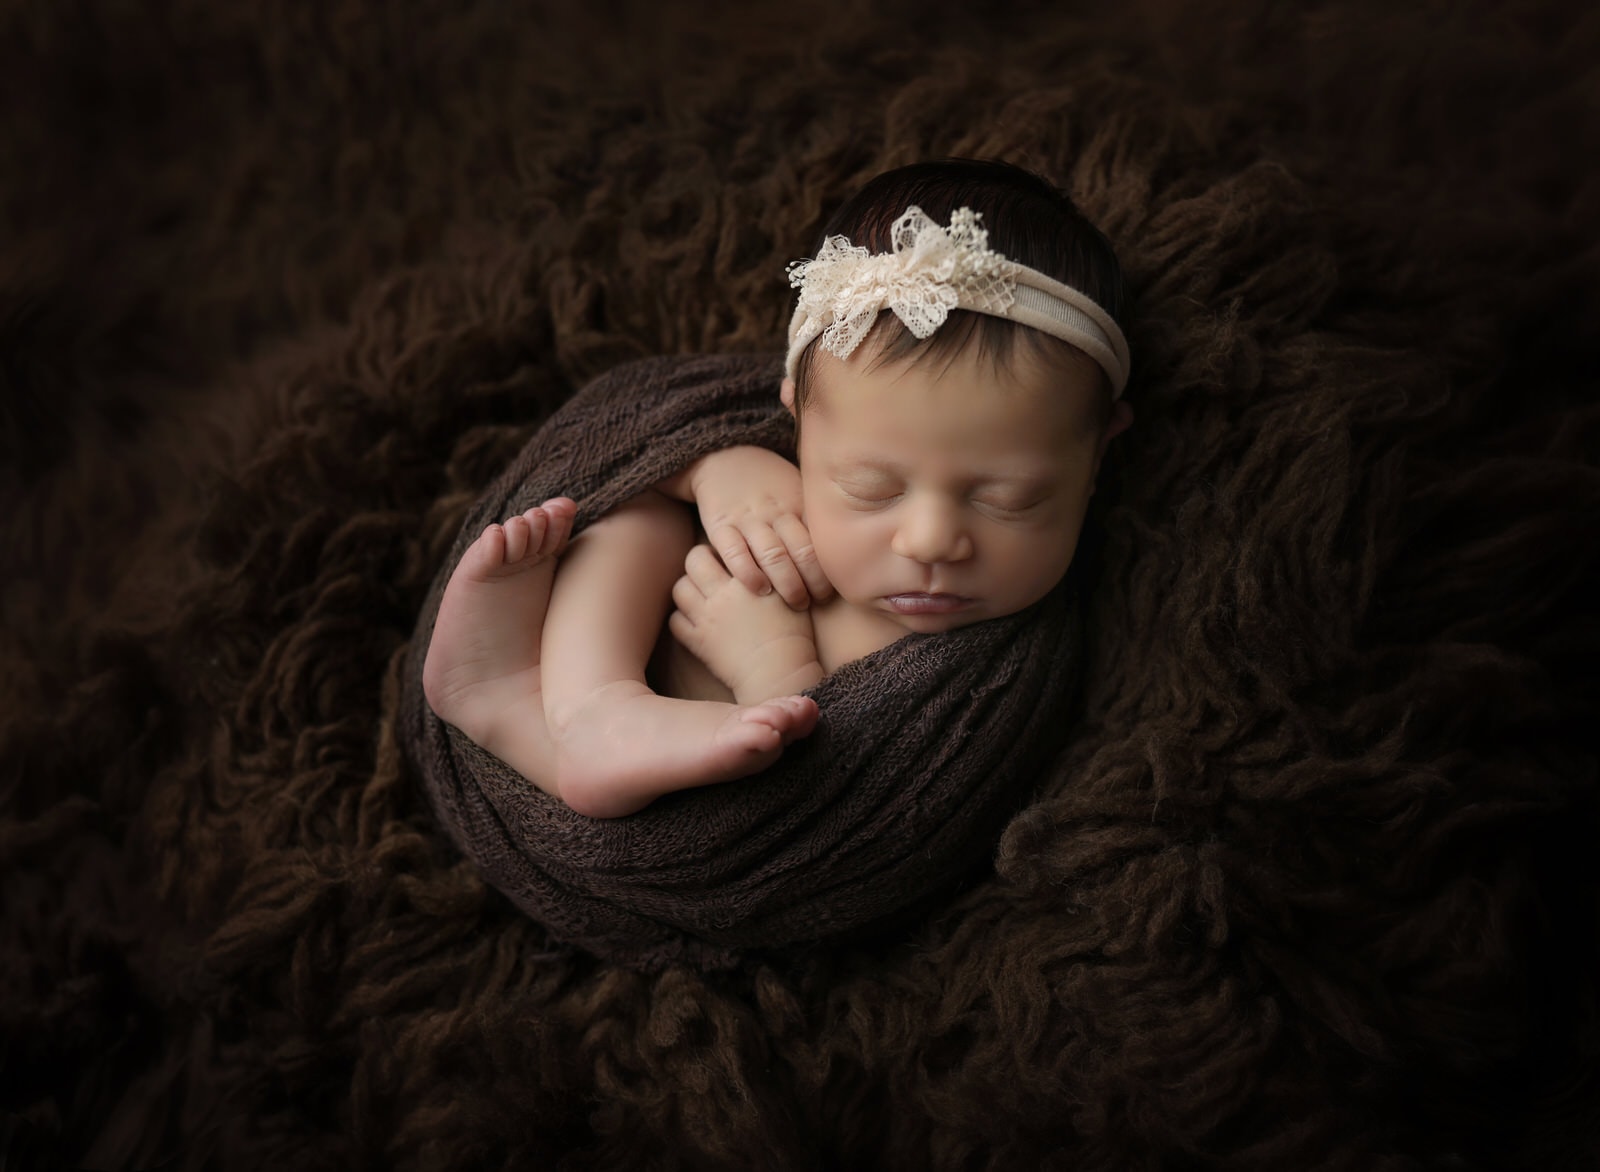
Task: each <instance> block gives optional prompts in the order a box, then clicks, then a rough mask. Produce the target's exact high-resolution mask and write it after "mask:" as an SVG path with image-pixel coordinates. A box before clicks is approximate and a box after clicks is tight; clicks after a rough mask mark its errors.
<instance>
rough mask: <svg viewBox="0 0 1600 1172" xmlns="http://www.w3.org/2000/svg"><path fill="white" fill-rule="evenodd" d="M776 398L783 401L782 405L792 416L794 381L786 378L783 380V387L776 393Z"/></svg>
mask: <svg viewBox="0 0 1600 1172" xmlns="http://www.w3.org/2000/svg"><path fill="white" fill-rule="evenodd" d="M778 398H779V399H781V400H782V401H783V405H784V406H785V407H787V408H788V409H789V414H790V415H793V414H794V379H792V378H786V379H784V380H783V387H782V389H780V390H779V391H778Z"/></svg>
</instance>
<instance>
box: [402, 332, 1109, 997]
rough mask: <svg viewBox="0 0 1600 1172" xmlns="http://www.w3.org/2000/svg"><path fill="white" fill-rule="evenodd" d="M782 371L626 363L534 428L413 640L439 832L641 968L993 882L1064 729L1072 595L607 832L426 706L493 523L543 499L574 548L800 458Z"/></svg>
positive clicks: (931, 645) (865, 686) (607, 826)
mask: <svg viewBox="0 0 1600 1172" xmlns="http://www.w3.org/2000/svg"><path fill="white" fill-rule="evenodd" d="M781 377H782V363H781V360H780V359H778V358H775V357H757V356H734V357H695V358H664V359H651V360H647V361H643V362H636V363H633V364H630V365H628V366H624V367H621V368H619V369H617V370H614V371H612V372H611V373H609V374H607V375H605V376H603V377H602V378H600V379H598V380H597V381H595V382H594V383H592V384H591V385H590V386H588V387H587V388H585V389H584V390H583V391H582V392H580V393H579V394H578V395H576V396H575V397H574V398H573V399H572V400H571V401H569V402H568V403H567V404H566V405H565V406H564V407H562V408H561V410H560V411H558V412H557V413H556V414H555V415H554V416H552V417H551V418H550V420H549V421H548V422H547V423H546V424H545V426H544V427H542V428H541V429H540V430H539V431H538V432H537V433H536V434H535V435H534V437H533V438H532V439H531V440H530V441H529V443H528V444H527V446H526V447H525V448H524V449H523V450H522V452H521V453H520V454H519V455H518V457H517V458H516V459H515V460H514V461H513V462H512V464H511V466H510V467H509V468H507V469H506V471H505V472H504V473H503V474H502V475H501V477H500V478H499V480H498V481H496V482H495V484H494V485H493V486H492V487H491V488H490V489H489V491H488V492H486V493H485V494H484V495H483V497H481V498H480V499H479V501H478V503H477V504H476V505H475V506H474V508H473V509H472V511H471V513H470V515H469V516H468V517H467V519H466V521H465V523H464V524H463V526H462V529H461V532H460V534H459V535H458V536H457V538H456V542H455V545H454V548H453V549H452V550H451V553H450V556H449V557H448V558H447V559H446V561H445V563H444V564H443V565H442V566H440V568H439V572H438V575H437V577H436V578H435V581H434V584H433V588H432V590H431V591H430V592H429V595H428V598H427V601H426V602H425V603H424V605H423V608H422V613H421V616H420V618H419V621H418V625H417V630H416V635H415V637H414V639H413V642H412V649H411V657H410V662H409V666H408V669H407V670H408V675H407V694H406V699H405V712H404V717H405V727H404V737H405V741H406V746H407V749H408V751H409V753H410V755H411V758H412V760H413V762H414V763H415V765H416V767H417V769H418V770H419V772H420V774H421V777H422V779H423V782H424V784H425V786H426V788H427V792H428V795H429V798H430V800H431V801H432V803H433V806H434V809H435V810H436V811H437V813H438V816H439V818H440V820H441V822H442V823H443V824H444V826H445V828H446V830H448V831H449V833H450V835H451V837H452V838H453V839H454V840H455V841H456V843H457V844H458V845H459V846H460V848H461V849H462V851H463V852H465V853H466V855H467V856H468V857H469V858H470V859H471V860H472V861H473V862H474V863H475V864H476V865H477V866H478V867H479V869H480V870H481V871H482V873H483V874H484V876H485V877H486V878H487V879H488V880H489V882H491V883H492V884H494V885H495V886H496V887H498V888H499V889H500V890H501V891H503V892H504V893H505V894H506V895H507V896H509V897H510V898H511V899H512V900H513V901H514V902H515V903H516V904H517V905H518V906H519V907H521V908H522V909H523V910H524V911H526V912H527V913H528V914H529V915H530V916H532V917H534V918H535V919H536V920H538V921H539V922H540V923H542V924H543V925H545V927H546V928H547V929H548V930H549V932H550V933H551V935H552V936H554V937H556V938H558V939H561V940H564V941H567V942H569V943H571V944H575V945H578V946H580V947H582V948H585V949H587V950H589V951H591V952H594V953H596V954H598V955H600V956H603V957H607V958H609V959H613V960H617V961H620V962H622V963H626V964H630V965H633V966H635V967H640V968H659V967H662V966H664V965H668V964H673V963H684V964H689V965H693V966H696V967H702V968H718V967H727V966H730V965H733V964H735V963H737V961H738V959H739V958H740V956H741V955H742V954H744V953H746V952H749V951H751V950H770V949H782V948H786V947H792V946H800V945H808V944H814V943H818V942H823V941H827V940H830V939H839V938H848V937H858V936H861V935H862V934H865V933H870V932H871V931H872V930H873V929H874V928H882V927H885V926H886V925H889V924H891V923H893V922H896V921H898V920H900V919H902V918H904V917H907V916H909V915H912V914H915V913H916V912H918V911H919V910H921V909H923V908H925V907H927V906H928V905H929V903H930V901H932V900H935V899H937V898H939V897H940V896H942V895H946V894H948V893H949V891H950V890H951V888H952V886H953V885H954V884H956V883H958V882H960V881H961V880H963V879H967V878H970V877H971V876H972V874H973V873H974V872H975V871H976V870H977V869H978V868H981V867H982V866H983V865H985V864H986V863H987V862H988V860H989V858H990V857H991V855H992V852H993V850H994V844H995V841H996V839H997V837H998V835H999V833H1000V830H1001V829H1002V828H1003V826H1004V825H1005V822H1006V821H1007V819H1008V818H1009V817H1010V816H1011V815H1012V814H1013V813H1014V812H1015V811H1016V810H1017V809H1018V808H1019V806H1020V805H1021V804H1022V803H1023V802H1024V801H1025V800H1026V799H1027V797H1028V795H1029V793H1030V791H1031V789H1032V787H1033V785H1034V782H1035V780H1036V778H1037V776H1038V773H1039V771H1040V769H1041V768H1042V767H1043V766H1044V765H1046V764H1047V763H1048V761H1049V759H1050V758H1051V756H1052V755H1053V754H1054V752H1055V751H1056V750H1057V749H1059V748H1060V746H1061V744H1062V742H1063V740H1064V737H1065V734H1066V730H1067V726H1068V713H1069V707H1070V704H1071V701H1072V698H1073V692H1074V684H1075V679H1076V673H1077V661H1078V635H1079V632H1078V623H1077V610H1076V606H1075V604H1074V597H1073V588H1072V575H1070V574H1069V575H1068V579H1067V581H1065V582H1063V583H1062V584H1061V585H1058V586H1057V587H1056V589H1055V590H1054V591H1052V592H1051V594H1050V595H1048V596H1047V597H1046V598H1045V599H1044V600H1043V601H1041V602H1039V603H1038V604H1036V605H1035V606H1033V607H1030V608H1029V609H1028V610H1026V611H1023V612H1022V613H1020V614H1016V615H1012V616H1009V617H1006V618H1002V619H996V620H992V621H989V622H983V623H978V624H975V625H973V626H970V627H964V628H960V629H958V630H955V631H951V632H948V633H944V634H939V635H911V636H908V637H906V638H903V639H901V640H900V641H898V642H896V643H894V644H893V645H891V646H889V647H885V648H883V649H882V650H880V651H877V652H875V653H873V654H872V655H869V656H867V657H866V658H864V659H860V660H857V661H856V662H854V663H850V664H847V665H845V666H844V667H842V668H840V669H839V670H838V671H836V672H834V673H833V674H832V675H831V676H829V677H827V678H826V679H824V680H823V681H822V682H821V683H820V684H818V685H817V686H816V687H815V688H813V689H812V690H811V692H810V693H809V694H810V695H812V696H813V697H814V698H815V699H816V701H817V704H818V707H819V709H820V712H821V718H820V720H819V722H818V726H817V728H816V731H815V732H813V733H812V734H811V735H810V736H809V737H807V738H805V739H803V740H800V741H796V742H795V743H794V744H792V745H790V746H789V747H788V748H787V749H785V750H784V754H783V756H782V757H781V758H780V759H779V760H778V762H777V763H776V764H774V765H773V766H771V767H770V768H768V769H766V770H764V771H763V772H761V773H758V774H755V775H752V776H750V777H747V778H741V779H739V780H737V781H732V782H726V783H723V784H720V785H711V786H704V787H699V788H693V789H687V790H682V791H678V792H674V793H670V794H668V795H666V796H664V797H661V798H658V799H657V800H656V801H655V802H653V803H652V804H651V805H649V806H647V807H646V808H644V809H643V810H641V811H639V812H638V813H635V814H631V815H628V816H627V817H624V818H615V819H593V818H587V817H584V816H582V815H580V814H576V813H574V812H573V811H572V810H571V809H569V808H568V807H567V806H566V805H565V804H564V803H562V802H561V801H559V800H558V799H556V798H553V797H551V796H549V795H548V794H546V793H544V792H543V791H542V790H540V789H539V788H538V787H536V786H534V785H533V784H531V783H530V782H529V781H528V780H527V779H525V778H524V777H522V776H521V775H520V774H518V773H517V772H516V771H515V770H513V769H511V768H510V767H509V766H507V765H505V764H504V763H502V762H501V761H499V760H498V759H497V758H495V757H493V756H492V755H490V754H489V753H487V752H486V751H484V750H483V749H481V748H479V747H478V746H477V745H475V744H473V743H472V742H471V741H470V740H469V739H468V738H467V737H465V736H464V735H462V734H461V733H460V732H458V731H457V730H456V729H454V728H452V727H450V726H449V725H446V724H445V723H444V722H443V721H441V720H440V719H439V718H438V717H437V716H435V715H434V714H433V712H432V710H431V709H430V708H429V707H428V703H427V700H426V699H425V698H424V696H423V692H422V664H423V660H424V658H425V657H426V652H427V647H428V641H429V638H430V637H431V635H432V632H433V624H434V619H435V617H436V615H437V612H438V607H439V600H440V597H441V596H442V595H443V593H444V587H445V583H446V582H447V581H448V580H449V577H450V574H451V571H452V570H453V569H454V567H455V565H456V563H457V562H458V561H459V560H460V558H461V555H462V554H463V553H464V552H465V551H466V549H467V547H468V546H469V545H470V544H471V543H472V541H473V540H474V539H475V538H476V537H477V536H478V534H480V533H481V532H482V531H483V529H484V527H485V526H486V525H488V524H489V523H491V522H493V521H499V520H504V519H505V518H506V517H509V516H512V515H514V514H516V513H519V512H521V511H522V510H524V509H527V508H529V507H531V506H533V505H536V504H538V503H540V502H541V501H543V500H546V499H547V498H549V497H552V496H569V497H572V498H573V499H574V500H576V501H577V502H578V518H577V528H579V529H581V528H582V526H583V525H585V524H586V523H588V522H590V521H593V520H594V519H595V518H597V517H600V516H602V515H603V514H604V513H606V512H607V511H608V510H609V509H611V508H613V507H614V506H616V505H617V504H619V503H621V502H622V501H624V500H626V499H627V498H629V497H631V496H633V495H635V494H637V493H639V492H641V491H643V490H645V489H647V488H650V487H651V486H652V485H654V484H657V483H659V482H660V481H662V480H664V479H666V478H667V477H668V476H670V475H672V474H674V473H676V472H678V471H680V470H682V469H683V468H685V467H687V466H688V465H689V464H690V463H692V462H693V461H695V460H696V459H698V458H699V457H701V456H703V455H705V454H706V453H708V452H711V451H715V450H717V449H720V448H725V447H731V446H734V445H738V444H755V445H759V446H762V447H766V448H769V449H771V450H773V451H777V452H780V453H782V454H783V455H785V456H790V457H792V455H793V424H792V422H791V421H790V419H789V417H788V415H787V413H786V412H785V411H784V410H783V408H782V406H781V405H780V404H779V402H778V382H779V380H780V379H781Z"/></svg>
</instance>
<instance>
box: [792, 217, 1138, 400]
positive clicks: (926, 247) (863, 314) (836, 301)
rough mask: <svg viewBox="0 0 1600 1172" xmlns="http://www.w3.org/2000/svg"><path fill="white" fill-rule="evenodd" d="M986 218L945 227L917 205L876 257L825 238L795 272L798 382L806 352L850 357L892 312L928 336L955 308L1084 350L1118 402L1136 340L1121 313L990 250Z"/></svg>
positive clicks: (914, 331)
mask: <svg viewBox="0 0 1600 1172" xmlns="http://www.w3.org/2000/svg"><path fill="white" fill-rule="evenodd" d="M979 219H980V216H979V215H978V213H976V212H974V211H973V210H972V209H971V208H959V209H957V210H956V211H955V212H954V213H953V214H952V215H951V217H950V226H949V227H948V228H941V227H940V226H939V225H938V224H936V223H934V222H933V220H931V219H930V218H929V217H928V216H927V215H926V214H925V213H924V212H923V210H922V209H921V208H919V207H917V206H916V205H914V204H913V205H912V206H911V207H909V208H907V209H906V210H905V213H904V214H903V215H902V216H901V217H900V218H899V219H898V220H896V221H895V222H894V227H893V228H892V229H891V239H892V241H893V244H894V248H893V251H891V252H882V253H877V254H873V253H870V252H868V251H867V250H866V249H865V248H858V247H856V246H855V245H853V244H851V243H850V241H849V240H848V239H846V238H845V237H843V236H830V237H828V238H827V239H826V240H825V241H823V244H822V247H821V248H820V249H818V250H817V255H816V256H815V257H813V258H812V259H810V260H803V261H796V262H795V263H794V264H792V265H790V266H789V284H790V285H792V286H793V287H794V288H796V289H798V290H800V300H799V303H798V304H797V305H796V306H795V310H794V316H793V317H792V318H790V320H789V354H788V359H787V361H786V362H785V364H784V369H785V371H786V372H787V373H788V375H789V377H790V378H793V377H794V371H795V360H796V359H797V358H798V357H799V354H800V351H802V350H804V349H805V348H806V347H807V346H809V345H810V344H811V341H812V339H814V338H817V337H819V336H820V337H821V339H822V347H823V349H825V350H827V351H828V352H829V353H830V354H833V355H836V356H837V357H839V358H848V357H849V356H850V354H851V353H852V352H853V351H854V350H855V348H856V347H857V346H858V345H860V344H861V340H862V339H863V338H865V337H866V336H867V332H868V331H869V330H870V329H871V328H872V325H873V323H874V322H875V321H877V319H878V314H879V313H881V312H882V311H883V310H885V309H891V310H893V311H894V313H895V316H896V317H898V318H899V319H900V320H901V321H902V322H904V323H905V326H906V328H907V329H908V330H910V331H911V332H912V334H914V335H915V336H916V337H918V338H926V337H929V336H930V335H932V333H933V332H934V331H935V330H937V329H938V328H939V327H940V326H942V325H943V324H944V322H945V319H946V318H947V317H948V316H949V313H950V310H952V309H970V310H972V311H974V312H976V313H987V314H990V315H992V316H994V317H1003V318H1006V319H1008V320H1010V321H1014V322H1017V323H1018V324H1020V325H1025V326H1031V327H1033V328H1034V329H1036V330H1039V331H1041V332H1042V333H1046V334H1049V335H1050V336H1051V337H1053V338H1060V339H1061V340H1062V341H1063V342H1068V343H1070V344H1072V345H1074V346H1076V347H1077V348H1078V349H1080V350H1082V351H1083V352H1084V353H1085V354H1087V355H1088V356H1089V357H1090V358H1092V359H1094V360H1095V362H1097V363H1098V364H1099V365H1100V368H1101V369H1102V370H1104V371H1105V372H1106V378H1107V379H1109V380H1110V382H1111V393H1112V397H1113V398H1117V397H1120V396H1121V394H1122V391H1123V388H1125V387H1126V386H1127V385H1128V370H1129V365H1130V362H1129V355H1128V342H1127V339H1126V338H1124V337H1123V336H1122V331H1121V330H1120V329H1119V328H1118V327H1117V323H1116V322H1114V321H1113V320H1112V319H1111V315H1110V314H1108V313H1107V312H1106V311H1105V310H1104V309H1102V308H1100V306H1099V305H1097V304H1095V302H1094V300H1093V299H1092V298H1090V297H1087V296H1085V295H1084V294H1083V293H1080V292H1079V291H1078V290H1076V289H1074V288H1072V287H1071V286H1070V285H1063V284H1062V283H1061V282H1060V281H1057V280H1054V279H1052V278H1050V277H1047V276H1045V275H1044V274H1043V273H1041V272H1039V271H1038V270H1037V269H1030V268H1028V267H1027V266H1026V265H1021V264H1018V263H1016V262H1015V261H1010V260H1007V259H1006V258H1005V257H1003V256H1001V255H1000V254H999V253H997V252H995V251H993V250H992V249H990V248H989V246H988V244H989V233H988V232H987V230H985V229H984V228H982V227H980V226H979V224H978V221H979Z"/></svg>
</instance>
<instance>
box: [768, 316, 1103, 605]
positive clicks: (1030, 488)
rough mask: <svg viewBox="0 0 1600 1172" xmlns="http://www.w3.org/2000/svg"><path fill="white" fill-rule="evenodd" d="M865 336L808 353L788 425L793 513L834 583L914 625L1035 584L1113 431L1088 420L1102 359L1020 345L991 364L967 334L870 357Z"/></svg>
mask: <svg viewBox="0 0 1600 1172" xmlns="http://www.w3.org/2000/svg"><path fill="white" fill-rule="evenodd" d="M865 349H866V347H862V348H861V349H859V350H857V352H856V353H855V354H853V355H851V356H850V358H849V359H846V360H840V359H838V358H835V357H833V356H831V355H829V354H827V353H825V352H820V351H819V352H818V354H817V355H816V361H815V364H814V365H813V367H812V372H813V373H812V378H813V383H812V393H811V394H810V396H809V397H808V402H807V404H806V409H805V416H804V419H803V420H802V421H801V428H800V450H799V463H800V477H801V483H802V486H803V492H804V500H805V521H806V525H807V527H808V528H809V529H810V531H811V540H812V542H813V544H814V546H815V548H816V553H817V560H818V561H819V562H820V563H821V565H822V568H823V570H824V571H825V572H826V573H827V575H828V578H829V579H830V580H831V581H832V583H833V585H834V588H835V589H836V590H837V591H838V592H839V596H840V597H841V598H842V599H844V600H845V601H846V602H849V603H852V604H854V605H855V606H857V607H861V608H864V609H867V610H870V611H872V612H875V613H880V614H882V615H884V616H887V617H889V618H891V619H892V620H894V621H895V622H897V623H899V624H900V625H901V626H903V627H904V628H905V629H906V630H908V631H917V632H937V631H947V630H951V629H953V628H955V627H963V626H966V625H968V624H970V623H976V622H980V621H982V620H984V619H992V618H998V617H1000V616H1001V615H1007V614H1012V613H1014V612H1016V611H1019V610H1022V609H1023V608H1024V607H1027V606H1029V605H1031V604H1032V603H1034V602H1037V601H1038V600H1039V599H1041V598H1043V597H1044V596H1045V594H1046V593H1048V592H1049V591H1050V589H1051V588H1052V587H1053V586H1055V584H1056V583H1057V582H1059V581H1060V580H1061V578H1062V576H1063V575H1064V574H1065V573H1066V572H1067V567H1068V565H1070V564H1071V562H1072V554H1073V551H1074V549H1075V548H1076V547H1077V544H1078V533H1079V530H1080V529H1081V527H1082V525H1083V516H1084V512H1085V510H1086V508H1087V506H1088V503H1089V496H1090V494H1091V492H1092V491H1093V488H1094V478H1095V473H1096V472H1097V471H1098V470H1099V465H1100V459H1101V456H1102V455H1103V454H1104V451H1105V444H1106V441H1107V440H1109V438H1110V434H1108V433H1110V432H1113V431H1114V430H1115V428H1096V427H1094V426H1093V425H1092V423H1091V422H1090V421H1091V420H1092V419H1093V412H1092V411H1090V410H1088V409H1087V405H1088V404H1090V403H1091V402H1092V401H1093V396H1094V395H1095V394H1097V393H1098V388H1099V387H1100V380H1101V377H1102V376H1101V374H1100V369H1099V367H1097V366H1096V365H1095V364H1094V363H1093V362H1092V361H1090V360H1089V359H1088V358H1086V357H1083V358H1081V362H1079V363H1077V364H1073V365H1069V366H1066V367H1063V366H1062V365H1061V364H1060V363H1054V364H1051V365H1049V366H1046V364H1045V363H1044V362H1043V361H1042V360H1041V359H1039V358H1038V357H1036V356H1033V355H1032V354H1031V351H1030V352H1029V353H1023V351H1026V350H1028V348H1027V347H1018V349H1017V352H1016V353H1014V354H1013V357H1012V358H1011V360H1010V361H1009V362H1008V363H1006V364H1005V365H1004V366H1000V365H997V364H995V363H994V362H992V361H991V360H990V359H988V358H987V357H982V356H979V355H977V354H976V353H975V352H974V349H973V348H970V347H969V348H967V349H964V350H962V351H961V352H960V353H959V354H958V355H957V356H956V358H955V360H954V361H953V362H951V363H950V364H949V365H948V366H943V365H941V364H940V362H939V361H937V360H934V361H928V362H923V363H921V364H917V365H913V364H911V363H908V362H900V363H896V364H892V365H890V364H885V365H882V366H879V367H877V368H876V369H871V370H869V369H868V361H867V359H866V357H865V356H864V355H863V353H862V351H863V350H865ZM790 398H792V391H791V389H790V388H789V387H787V386H786V387H785V399H786V401H788V400H789V399H790Z"/></svg>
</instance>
